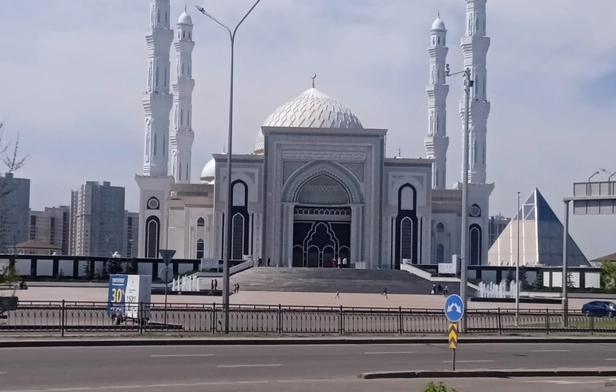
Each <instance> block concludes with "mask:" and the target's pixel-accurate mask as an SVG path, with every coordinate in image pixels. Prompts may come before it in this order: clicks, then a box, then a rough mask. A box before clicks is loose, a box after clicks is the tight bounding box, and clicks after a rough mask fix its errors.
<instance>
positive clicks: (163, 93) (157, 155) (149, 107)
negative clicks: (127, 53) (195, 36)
mask: <svg viewBox="0 0 616 392" xmlns="http://www.w3.org/2000/svg"><path fill="white" fill-rule="evenodd" d="M169 18H170V6H169V0H150V31H149V33H148V35H147V36H146V40H147V42H148V84H147V91H146V93H145V95H144V97H143V108H144V109H145V151H144V156H143V174H144V175H146V176H151V177H160V176H167V174H168V173H167V162H168V156H167V154H168V148H169V147H168V145H167V141H168V140H169V136H168V132H169V113H170V111H171V105H172V104H173V96H172V95H171V93H170V92H169V87H170V82H171V81H170V77H169V75H170V73H169V69H170V62H169V52H170V49H171V42H172V41H173V30H171V29H170V28H169Z"/></svg>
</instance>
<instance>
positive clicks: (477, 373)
mask: <svg viewBox="0 0 616 392" xmlns="http://www.w3.org/2000/svg"><path fill="white" fill-rule="evenodd" d="M614 376H616V369H591V368H589V369H512V370H506V369H474V370H417V371H402V372H372V373H360V374H358V376H357V377H358V378H361V379H364V380H376V379H401V378H431V379H434V378H438V379H440V378H510V377H524V378H533V377H614ZM608 381H609V380H608ZM606 386H608V385H607V382H606ZM615 386H616V382H615Z"/></svg>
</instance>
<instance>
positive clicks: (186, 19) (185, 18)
mask: <svg viewBox="0 0 616 392" xmlns="http://www.w3.org/2000/svg"><path fill="white" fill-rule="evenodd" d="M178 24H183V25H191V26H192V24H193V22H192V18H191V17H190V15H188V12H186V11H184V12H183V13H182V15H180V19H178Z"/></svg>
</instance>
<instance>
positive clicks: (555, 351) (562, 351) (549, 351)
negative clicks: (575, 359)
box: [530, 350, 571, 353]
mask: <svg viewBox="0 0 616 392" xmlns="http://www.w3.org/2000/svg"><path fill="white" fill-rule="evenodd" d="M530 352H531V353H570V352H571V350H530Z"/></svg>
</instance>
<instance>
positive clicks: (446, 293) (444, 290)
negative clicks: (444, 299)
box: [443, 285, 449, 295]
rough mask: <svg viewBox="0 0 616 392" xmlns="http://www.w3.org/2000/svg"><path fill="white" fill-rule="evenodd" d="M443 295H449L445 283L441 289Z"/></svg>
mask: <svg viewBox="0 0 616 392" xmlns="http://www.w3.org/2000/svg"><path fill="white" fill-rule="evenodd" d="M443 295H449V287H447V285H445V288H444V289H443Z"/></svg>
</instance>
